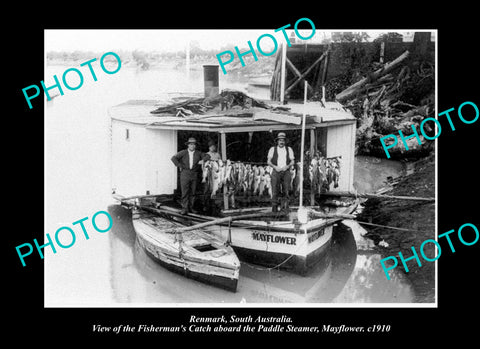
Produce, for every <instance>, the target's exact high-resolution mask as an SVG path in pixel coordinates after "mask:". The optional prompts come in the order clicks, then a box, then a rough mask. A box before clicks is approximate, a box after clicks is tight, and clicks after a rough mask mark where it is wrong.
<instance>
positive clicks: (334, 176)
mask: <svg viewBox="0 0 480 349" xmlns="http://www.w3.org/2000/svg"><path fill="white" fill-rule="evenodd" d="M307 157H309V158H311V159H310V165H309V168H308V173H309V178H310V184H311V188H312V190H314V191H316V192H318V193H319V194H320V193H321V191H322V189H323V188H325V189H327V190H329V189H330V186H331V185H332V183H333V187H334V188H338V181H339V180H340V159H339V158H338V157H334V158H328V159H327V158H325V157H323V156H322V154H321V153H320V152H319V151H317V152H315V153H314V154H312V155H310V154H309V153H308V152H307Z"/></svg>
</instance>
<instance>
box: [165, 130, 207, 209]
mask: <svg viewBox="0 0 480 349" xmlns="http://www.w3.org/2000/svg"><path fill="white" fill-rule="evenodd" d="M185 144H186V145H187V149H184V150H180V151H179V152H178V153H177V154H175V155H174V156H172V162H173V163H174V164H175V166H177V167H178V168H180V188H181V190H182V211H181V214H183V215H184V214H187V213H188V212H193V213H196V211H194V210H193V204H194V200H195V192H196V190H197V182H198V179H199V176H200V173H201V171H202V167H201V164H199V162H200V161H201V160H202V159H203V158H204V154H203V153H202V152H201V151H198V150H196V147H197V141H196V140H195V138H193V137H190V138H189V139H188V141H187V143H185Z"/></svg>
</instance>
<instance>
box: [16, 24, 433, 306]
mask: <svg viewBox="0 0 480 349" xmlns="http://www.w3.org/2000/svg"><path fill="white" fill-rule="evenodd" d="M304 21H305V22H308V21H310V20H309V19H308V21H307V19H305V20H304ZM312 23H313V22H312ZM305 24H308V23H305ZM272 33H273V34H272ZM284 33H285V35H284V34H283V32H282V31H279V32H276V33H275V32H274V31H272V30H266V29H265V30H46V31H45V55H46V61H45V62H46V70H45V81H44V84H45V86H46V87H47V88H48V87H50V89H49V90H48V93H49V97H50V100H48V97H47V101H46V110H45V142H46V152H45V161H46V163H45V165H46V166H45V175H46V178H45V184H46V190H45V194H46V197H45V205H46V231H48V232H56V233H55V235H54V234H53V233H51V234H50V235H51V237H52V240H54V238H55V239H57V240H56V241H57V243H61V244H63V245H68V244H73V242H72V236H74V235H72V234H71V231H70V230H69V229H71V230H73V231H74V232H75V236H76V240H74V245H72V246H71V247H69V248H68V249H62V248H58V247H57V253H55V254H54V253H52V251H51V250H50V249H49V248H47V247H45V255H46V256H45V306H47V307H48V306H52V307H64V306H73V307H82V306H107V307H109V306H123V305H126V306H132V305H133V306H148V307H150V306H155V307H162V306H170V305H171V304H175V305H177V306H191V305H198V306H212V305H213V306H233V307H242V306H262V307H263V306H266V307H275V306H278V305H281V306H302V307H303V306H308V307H312V306H314V307H322V306H325V305H327V306H335V305H338V306H340V307H341V306H345V305H348V306H364V305H369V306H370V305H372V304H374V305H376V306H387V305H388V306H392V305H393V306H401V305H405V304H408V305H415V306H435V304H436V300H437V298H436V291H437V288H436V270H435V263H433V262H424V263H423V265H422V262H421V261H418V262H417V260H415V259H413V260H410V261H408V257H409V255H408V253H409V252H410V253H411V251H409V250H410V247H411V246H419V243H420V244H421V243H422V242H423V241H424V240H427V239H434V238H435V234H436V229H435V227H436V224H435V222H436V220H435V212H436V210H435V193H436V185H435V182H436V176H435V174H436V171H435V169H436V166H435V163H436V162H435V150H436V149H435V141H434V140H429V139H433V138H434V136H435V123H434V122H429V123H425V124H423V123H422V121H423V120H425V119H426V118H427V117H429V116H431V115H434V114H435V111H436V108H435V107H436V39H437V33H436V31H415V30H411V31H390V30H367V31H320V30H318V29H316V28H315V27H314V26H312V28H311V29H298V30H297V29H296V27H295V28H292V29H291V30H290V29H284ZM267 34H268V35H267ZM274 34H275V35H274ZM249 45H251V46H252V47H253V46H254V45H255V47H253V49H251V48H250V47H249ZM229 61H231V63H228V62H229ZM85 62H87V63H85ZM69 68H70V70H68V69H69ZM72 68H73V69H72ZM54 76H56V77H57V79H58V81H60V83H59V85H58V86H56V87H55V86H54V87H52V86H53V85H54V84H55V78H53V77H54ZM62 86H63V87H62ZM68 87H70V88H68ZM72 87H73V88H75V89H73V88H72ZM29 93H31V92H29ZM31 103H32V104H34V103H35V100H34V99H32V100H31ZM420 125H422V128H420ZM414 127H416V129H417V130H418V135H417V138H415V136H414V135H412V130H413V128H414ZM398 130H401V131H403V132H404V139H407V141H406V143H405V145H403V144H402V139H401V138H400V135H399V133H398ZM420 130H421V132H420ZM388 135H390V137H386V136H388ZM395 135H396V136H397V137H398V140H397V142H398V145H397V146H395V147H394V146H392V143H393V140H396V137H395ZM382 137H386V139H385V145H384V146H383V147H382V143H381V142H380V139H381V138H382ZM426 138H427V139H426ZM407 148H408V149H407ZM387 155H388V157H387ZM66 193H68V194H66ZM65 195H68V200H66V199H67V198H66V197H65ZM99 211H102V212H108V214H109V216H110V218H109V217H108V216H107V214H106V213H102V214H98V215H97V216H95V221H94V220H93V218H92V216H94V214H95V213H97V212H99ZM85 217H88V219H84V220H83V221H81V219H83V218H85ZM109 219H110V222H109ZM102 220H103V221H102ZM79 221H80V222H79ZM97 221H98V222H97ZM93 224H95V225H96V226H98V228H99V230H102V229H105V230H106V229H107V228H108V226H109V225H110V226H111V229H110V230H109V231H108V233H102V232H101V231H100V232H99V231H98V229H96V228H95V226H94V225H93ZM60 227H67V228H68V229H67V228H65V229H62V230H59V228H60ZM82 229H85V230H86V231H87V232H88V237H89V238H88V239H86V235H85V234H86V233H85V234H82ZM54 244H55V240H54ZM417 249H418V255H419V256H420V250H419V247H417ZM405 250H407V252H406V253H405ZM398 251H403V253H404V254H405V257H404V258H405V262H404V264H402V261H401V259H400V257H399V256H398ZM422 253H425V255H426V256H427V258H430V259H433V258H434V257H435V245H434V244H429V245H427V246H425V249H424V251H423V252H422ZM390 256H393V257H391V258H388V257H390ZM28 258H32V257H25V260H28ZM419 258H421V257H419ZM393 262H396V267H395V266H392V265H393V264H394V263H393ZM87 280H88V282H87Z"/></svg>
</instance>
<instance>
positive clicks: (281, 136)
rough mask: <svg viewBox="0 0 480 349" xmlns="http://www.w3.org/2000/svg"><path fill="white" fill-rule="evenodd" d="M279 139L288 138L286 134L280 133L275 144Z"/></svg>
mask: <svg viewBox="0 0 480 349" xmlns="http://www.w3.org/2000/svg"><path fill="white" fill-rule="evenodd" d="M279 139H285V140H286V139H287V136H286V135H285V132H279V133H278V135H277V138H275V142H276V141H278V140H279Z"/></svg>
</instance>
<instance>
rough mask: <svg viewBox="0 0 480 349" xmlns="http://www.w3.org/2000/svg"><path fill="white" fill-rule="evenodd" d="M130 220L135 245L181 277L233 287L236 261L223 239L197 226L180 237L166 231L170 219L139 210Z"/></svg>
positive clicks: (225, 287)
mask: <svg viewBox="0 0 480 349" xmlns="http://www.w3.org/2000/svg"><path fill="white" fill-rule="evenodd" d="M132 221H133V226H134V228H135V232H136V234H137V240H138V243H139V245H140V246H141V247H143V248H144V249H145V251H146V253H147V254H148V255H149V256H150V257H151V258H153V259H154V260H155V261H157V262H158V263H159V264H161V265H162V266H164V267H165V268H167V269H169V270H171V271H174V272H176V273H179V274H181V275H184V276H185V277H188V278H191V279H194V280H197V281H201V282H204V283H207V284H210V285H213V286H216V287H220V288H223V289H226V290H229V291H233V292H235V291H236V289H237V283H238V277H239V273H240V261H239V260H238V257H237V256H236V254H235V252H234V251H233V249H232V248H231V247H229V246H225V244H224V242H223V241H221V240H219V239H218V238H216V237H215V236H213V235H211V234H209V233H208V232H204V231H201V230H194V231H190V232H186V233H182V234H181V237H180V235H178V236H177V235H176V234H172V233H167V232H165V228H167V227H169V226H170V227H171V226H172V223H171V222H169V221H167V220H165V219H164V218H161V217H158V216H155V215H153V214H150V213H146V212H143V211H136V212H134V215H133V217H132Z"/></svg>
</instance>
